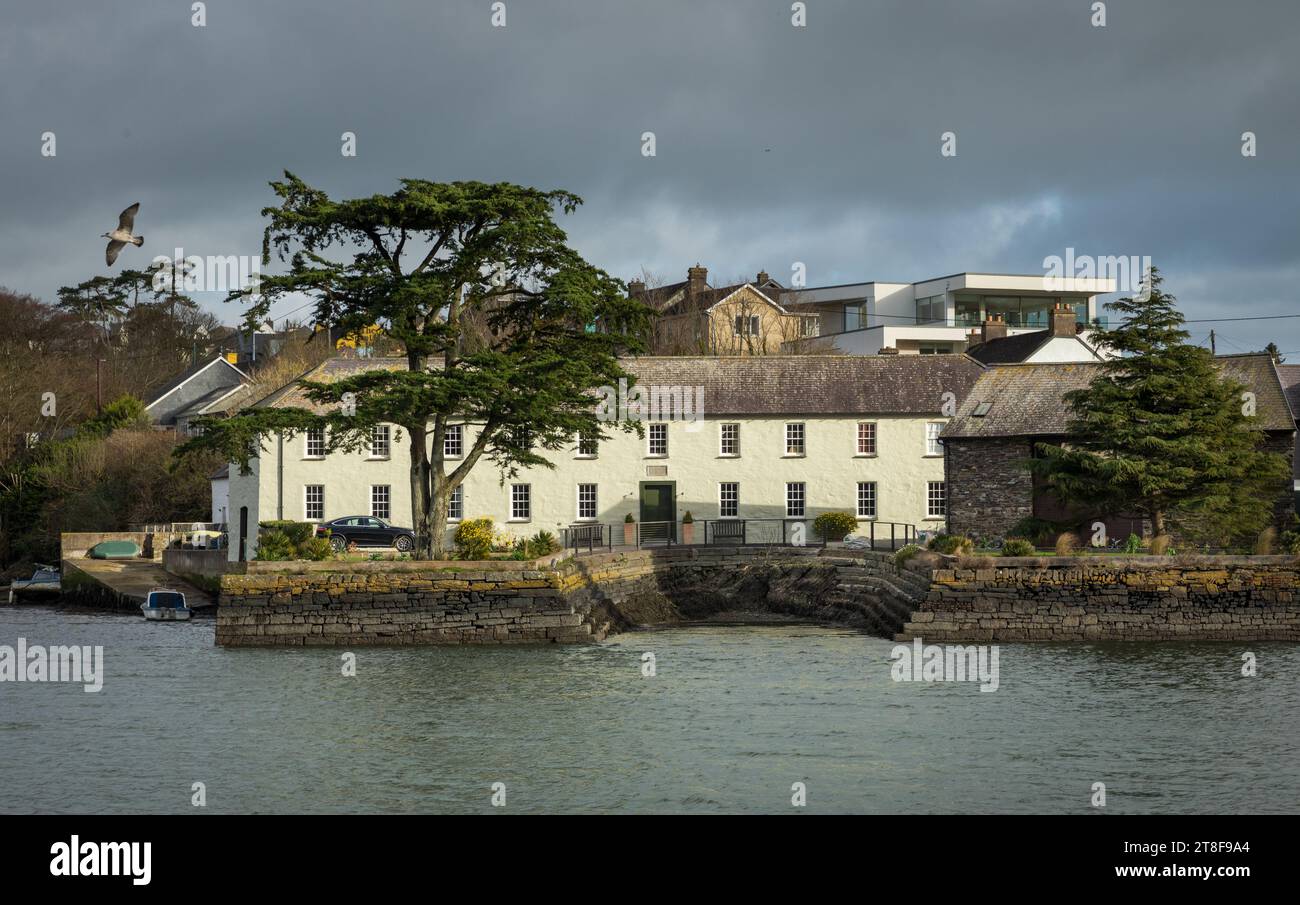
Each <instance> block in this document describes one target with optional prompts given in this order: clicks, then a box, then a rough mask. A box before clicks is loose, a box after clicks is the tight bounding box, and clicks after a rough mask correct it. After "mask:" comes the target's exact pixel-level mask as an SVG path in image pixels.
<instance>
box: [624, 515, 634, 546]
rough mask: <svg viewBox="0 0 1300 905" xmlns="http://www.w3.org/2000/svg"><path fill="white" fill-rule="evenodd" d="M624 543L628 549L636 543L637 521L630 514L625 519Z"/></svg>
mask: <svg viewBox="0 0 1300 905" xmlns="http://www.w3.org/2000/svg"><path fill="white" fill-rule="evenodd" d="M623 543H624V544H625V545H626V546H628V547H631V546H632V545H634V544H635V543H636V519H634V518H632V513H630V512H629V513H628V514H627V515H626V516H625V517H624V518H623Z"/></svg>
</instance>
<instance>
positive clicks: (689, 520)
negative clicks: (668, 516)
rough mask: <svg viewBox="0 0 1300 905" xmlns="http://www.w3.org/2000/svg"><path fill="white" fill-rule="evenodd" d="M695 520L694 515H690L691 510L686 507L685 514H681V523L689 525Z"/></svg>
mask: <svg viewBox="0 0 1300 905" xmlns="http://www.w3.org/2000/svg"><path fill="white" fill-rule="evenodd" d="M694 522H695V516H693V515H691V510H689V509H687V510H686V514H685V515H683V516H682V524H683V525H690V524H693V523H694Z"/></svg>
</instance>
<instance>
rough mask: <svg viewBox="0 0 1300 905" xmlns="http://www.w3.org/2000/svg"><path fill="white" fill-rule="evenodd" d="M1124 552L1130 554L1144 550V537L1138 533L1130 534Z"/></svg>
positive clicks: (1125, 542)
mask: <svg viewBox="0 0 1300 905" xmlns="http://www.w3.org/2000/svg"><path fill="white" fill-rule="evenodd" d="M1124 552H1125V553H1129V554H1134V553H1141V552H1142V538H1140V537H1138V536H1137V535H1136V534H1130V535H1129V536H1128V540H1126V541H1124Z"/></svg>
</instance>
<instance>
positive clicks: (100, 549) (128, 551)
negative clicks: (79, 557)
mask: <svg viewBox="0 0 1300 905" xmlns="http://www.w3.org/2000/svg"><path fill="white" fill-rule="evenodd" d="M88 555H89V556H90V558H91V559H134V558H135V557H137V556H139V555H140V545H139V544H137V543H136V542H135V541H133V540H106V541H103V542H101V543H98V544H95V546H93V547H91V548H90V551H89V553H88Z"/></svg>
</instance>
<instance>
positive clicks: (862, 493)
mask: <svg viewBox="0 0 1300 905" xmlns="http://www.w3.org/2000/svg"><path fill="white" fill-rule="evenodd" d="M875 517H876V482H875V481H858V518H875Z"/></svg>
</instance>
